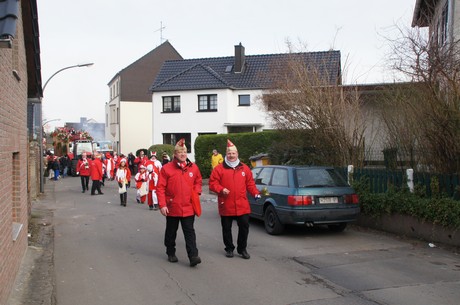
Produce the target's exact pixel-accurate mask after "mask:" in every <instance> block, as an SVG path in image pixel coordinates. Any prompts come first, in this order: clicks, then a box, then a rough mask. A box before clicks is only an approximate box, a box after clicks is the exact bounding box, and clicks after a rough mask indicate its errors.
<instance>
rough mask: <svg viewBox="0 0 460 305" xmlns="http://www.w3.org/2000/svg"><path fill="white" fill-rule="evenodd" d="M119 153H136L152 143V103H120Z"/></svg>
mask: <svg viewBox="0 0 460 305" xmlns="http://www.w3.org/2000/svg"><path fill="white" fill-rule="evenodd" d="M120 127H121V128H120V153H123V154H125V155H128V154H129V153H130V152H132V153H133V154H135V153H136V150H138V149H140V148H146V149H148V148H149V147H150V146H151V145H152V103H147V102H136V101H122V102H121V103H120Z"/></svg>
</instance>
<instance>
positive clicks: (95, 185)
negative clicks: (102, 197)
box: [91, 180, 102, 195]
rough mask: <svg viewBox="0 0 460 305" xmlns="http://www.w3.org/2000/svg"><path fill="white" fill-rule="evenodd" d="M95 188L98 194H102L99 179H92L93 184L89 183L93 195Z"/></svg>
mask: <svg viewBox="0 0 460 305" xmlns="http://www.w3.org/2000/svg"><path fill="white" fill-rule="evenodd" d="M96 190H97V193H98V194H102V191H101V181H99V180H93V184H92V185H91V195H94V194H95V193H96Z"/></svg>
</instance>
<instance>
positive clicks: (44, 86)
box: [42, 62, 94, 92]
mask: <svg viewBox="0 0 460 305" xmlns="http://www.w3.org/2000/svg"><path fill="white" fill-rule="evenodd" d="M92 65H94V63H92V62H90V63H86V64H79V65H73V66H68V67H64V68H62V69H60V70H57V71H56V72H54V74H53V75H51V76H50V78H48V80H47V81H46V82H45V84H44V85H43V89H42V92H44V91H45V88H46V85H48V83H49V82H50V80H51V79H52V78H53V77H54V76H55V75H56V74H58V73H60V72H62V71H64V70H67V69H72V68H80V67H90V66H92Z"/></svg>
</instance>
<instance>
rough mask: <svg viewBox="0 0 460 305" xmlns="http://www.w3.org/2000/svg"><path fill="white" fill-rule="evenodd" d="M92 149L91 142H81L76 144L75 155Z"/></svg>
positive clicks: (89, 151)
mask: <svg viewBox="0 0 460 305" xmlns="http://www.w3.org/2000/svg"><path fill="white" fill-rule="evenodd" d="M92 151H93V147H92V145H91V142H81V143H78V144H77V155H81V154H82V153H84V152H87V153H91V152H92Z"/></svg>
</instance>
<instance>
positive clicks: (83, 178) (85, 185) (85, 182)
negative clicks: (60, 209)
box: [80, 176, 89, 191]
mask: <svg viewBox="0 0 460 305" xmlns="http://www.w3.org/2000/svg"><path fill="white" fill-rule="evenodd" d="M80 179H81V189H82V190H83V191H84V190H89V176H80Z"/></svg>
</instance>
